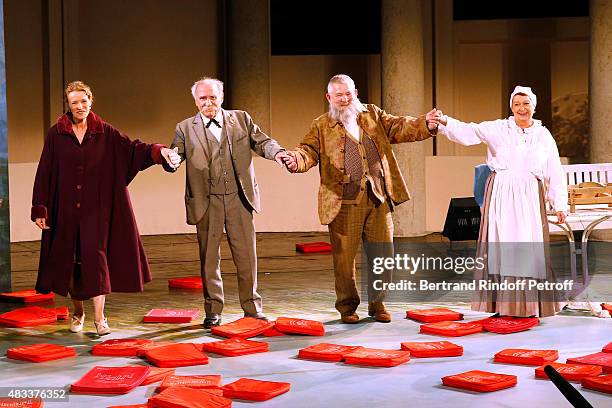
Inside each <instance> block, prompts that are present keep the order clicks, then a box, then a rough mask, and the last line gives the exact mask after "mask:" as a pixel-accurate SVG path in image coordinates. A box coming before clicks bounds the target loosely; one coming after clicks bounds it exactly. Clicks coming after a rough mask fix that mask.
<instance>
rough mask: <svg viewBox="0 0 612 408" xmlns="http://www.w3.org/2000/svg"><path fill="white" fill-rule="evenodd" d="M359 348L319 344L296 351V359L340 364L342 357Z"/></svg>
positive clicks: (359, 347)
mask: <svg viewBox="0 0 612 408" xmlns="http://www.w3.org/2000/svg"><path fill="white" fill-rule="evenodd" d="M362 348H363V347H361V346H343V345H340V344H330V343H319V344H315V345H313V346H310V347H306V348H303V349H301V350H299V351H298V358H303V359H306V360H318V361H333V362H340V361H343V360H344V356H346V355H347V354H350V353H352V352H353V351H355V350H359V349H362Z"/></svg>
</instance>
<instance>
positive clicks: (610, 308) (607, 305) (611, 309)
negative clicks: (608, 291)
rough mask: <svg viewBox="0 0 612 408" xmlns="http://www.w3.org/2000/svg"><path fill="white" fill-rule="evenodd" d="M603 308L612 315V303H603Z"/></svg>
mask: <svg viewBox="0 0 612 408" xmlns="http://www.w3.org/2000/svg"><path fill="white" fill-rule="evenodd" d="M601 308H602V309H604V310H607V311H608V312H610V314H611V315H612V303H602V304H601Z"/></svg>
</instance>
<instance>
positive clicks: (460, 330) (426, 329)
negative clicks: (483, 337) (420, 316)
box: [420, 322, 482, 337]
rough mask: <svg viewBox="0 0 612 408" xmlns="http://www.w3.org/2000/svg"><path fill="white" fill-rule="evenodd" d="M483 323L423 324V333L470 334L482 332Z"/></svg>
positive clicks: (421, 329)
mask: <svg viewBox="0 0 612 408" xmlns="http://www.w3.org/2000/svg"><path fill="white" fill-rule="evenodd" d="M481 331H482V325H481V324H480V323H475V322H472V323H460V322H437V323H427V324H422V325H421V328H420V332H421V333H425V334H436V335H439V336H450V337H459V336H467V335H468V334H474V333H480V332H481Z"/></svg>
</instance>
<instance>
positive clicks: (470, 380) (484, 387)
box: [442, 370, 517, 392]
mask: <svg viewBox="0 0 612 408" xmlns="http://www.w3.org/2000/svg"><path fill="white" fill-rule="evenodd" d="M516 383H517V378H516V376H515V375H508V374H497V373H490V372H487V371H480V370H472V371H467V372H465V373H461V374H455V375H447V376H446V377H442V384H444V385H446V386H448V387H454V388H461V389H464V390H469V391H477V392H491V391H498V390H503V389H504V388H510V387H514V386H515V385H516Z"/></svg>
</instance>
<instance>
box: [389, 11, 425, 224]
mask: <svg viewBox="0 0 612 408" xmlns="http://www.w3.org/2000/svg"><path fill="white" fill-rule="evenodd" d="M423 52H424V51H423V3H422V1H421V0H383V1H382V44H381V58H382V105H383V109H385V111H387V112H388V113H391V114H394V115H411V116H418V115H421V114H424V113H425V112H427V111H429V110H430V109H431V108H429V107H428V108H426V107H425V106H424V105H425V103H424V101H425V74H424V69H425V68H424V55H423ZM426 109H427V110H426ZM431 149H432V147H431V142H430V141H426V142H415V143H406V144H398V145H393V151H394V152H395V155H396V157H397V160H398V163H399V166H400V170H401V172H402V174H403V176H404V180H405V181H406V185H407V186H408V190H409V191H410V194H411V196H412V200H410V201H408V202H406V203H404V204H402V205H400V206H399V207H397V208H396V209H395V212H394V213H393V223H394V225H395V235H396V236H418V235H423V234H425V232H426V231H425V210H426V205H425V204H426V203H425V156H426V155H428V154H430V152H431Z"/></svg>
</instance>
